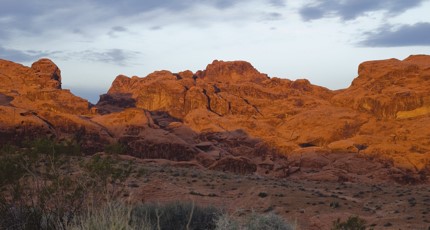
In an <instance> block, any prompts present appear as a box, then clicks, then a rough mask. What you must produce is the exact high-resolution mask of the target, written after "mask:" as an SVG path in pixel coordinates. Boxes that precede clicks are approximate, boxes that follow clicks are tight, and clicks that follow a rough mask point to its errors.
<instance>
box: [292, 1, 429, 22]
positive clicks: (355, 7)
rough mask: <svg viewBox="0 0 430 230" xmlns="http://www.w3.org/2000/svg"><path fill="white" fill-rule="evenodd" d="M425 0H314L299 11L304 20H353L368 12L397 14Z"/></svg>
mask: <svg viewBox="0 0 430 230" xmlns="http://www.w3.org/2000/svg"><path fill="white" fill-rule="evenodd" d="M424 1H426V0H407V1H405V0H316V1H315V2H313V3H312V4H308V5H305V6H303V7H302V8H301V9H300V11H299V13H300V15H301V17H302V18H303V19H304V20H305V21H309V20H315V19H321V18H325V17H340V18H341V19H343V20H353V19H355V18H357V17H359V16H362V15H364V14H366V13H368V12H375V11H384V12H386V13H388V14H390V15H398V14H401V13H403V12H405V11H406V10H408V9H411V8H414V7H417V6H419V5H420V4H421V3H422V2H424Z"/></svg>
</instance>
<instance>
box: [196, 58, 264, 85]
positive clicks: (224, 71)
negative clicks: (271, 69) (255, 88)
mask: <svg viewBox="0 0 430 230" xmlns="http://www.w3.org/2000/svg"><path fill="white" fill-rule="evenodd" d="M201 77H202V78H204V79H205V80H206V81H211V82H245V81H250V82H256V83H258V82H262V81H264V80H266V79H267V75H266V74H262V73H260V72H259V71H258V70H257V69H255V68H254V67H253V66H252V65H251V64H250V63H249V62H246V61H219V60H214V61H213V62H212V64H209V65H208V66H207V67H206V69H205V70H204V71H203V72H202V74H201Z"/></svg>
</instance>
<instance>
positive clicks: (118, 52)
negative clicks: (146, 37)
mask: <svg viewBox="0 0 430 230" xmlns="http://www.w3.org/2000/svg"><path fill="white" fill-rule="evenodd" d="M138 54H140V53H139V52H136V51H128V50H122V49H108V50H104V51H94V50H85V51H82V52H79V53H77V54H75V55H77V56H80V57H82V58H83V59H86V60H90V61H95V62H103V63H110V64H115V65H120V66H127V65H129V64H130V61H131V60H132V59H134V58H135V57H136V55H138Z"/></svg>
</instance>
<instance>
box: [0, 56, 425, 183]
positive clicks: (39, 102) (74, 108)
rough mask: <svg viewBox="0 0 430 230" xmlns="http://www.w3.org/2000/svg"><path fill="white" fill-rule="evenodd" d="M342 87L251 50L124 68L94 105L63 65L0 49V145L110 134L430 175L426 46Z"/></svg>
mask: <svg viewBox="0 0 430 230" xmlns="http://www.w3.org/2000/svg"><path fill="white" fill-rule="evenodd" d="M358 72H359V75H358V77H357V78H356V79H355V80H354V81H353V83H352V84H351V86H350V87H349V88H347V89H344V90H338V91H331V90H329V89H326V88H323V87H319V86H316V85H312V84H311V83H310V82H309V81H308V80H305V79H300V80H296V81H290V80H287V79H280V78H270V77H268V76H267V75H266V74H262V73H260V72H259V71H257V70H256V69H255V68H254V67H253V66H252V65H251V64H249V63H247V62H243V61H235V62H223V61H214V62H213V63H212V64H209V65H208V66H207V68H206V69H205V70H203V71H197V72H196V73H193V72H191V71H189V70H187V71H184V72H180V73H171V72H169V71H157V72H154V73H152V74H150V75H148V76H147V77H144V78H140V77H136V76H134V77H131V78H129V77H127V76H122V75H121V76H118V77H117V78H116V79H115V81H114V82H113V83H112V86H111V88H110V89H109V91H108V92H107V94H105V95H101V97H100V101H99V102H98V103H97V105H91V104H90V103H88V101H86V100H84V99H81V98H79V97H76V96H74V95H72V94H71V93H70V91H67V90H62V89H61V74H60V71H59V69H58V67H57V66H56V65H55V64H54V63H52V62H51V61H49V60H47V59H42V60H39V61H37V62H36V63H34V64H33V65H32V67H24V66H22V65H19V64H16V63H12V62H9V61H1V60H0V114H1V117H0V127H1V129H0V134H1V137H2V138H1V140H0V142H1V144H4V143H6V142H15V143H18V142H19V141H20V140H22V138H23V137H28V138H35V137H36V136H46V135H48V136H51V137H55V138H58V139H63V140H69V141H75V142H77V143H79V144H80V145H82V147H83V149H84V150H85V151H86V152H87V153H92V152H96V151H103V148H104V146H106V145H108V144H109V143H116V142H119V143H121V144H122V145H125V146H127V148H128V149H127V153H128V154H130V155H133V156H136V157H140V158H150V159H160V158H161V159H167V160H172V161H178V162H182V163H183V162H188V164H190V165H194V166H197V167H204V168H209V169H214V170H223V171H232V172H235V173H241V174H249V173H257V174H267V175H271V176H277V177H287V176H290V177H298V178H311V179H320V180H341V181H354V180H361V181H363V180H377V179H381V180H387V179H394V180H396V181H398V182H402V183H410V182H426V181H427V175H428V174H429V171H430V163H429V159H430V145H429V142H428V140H429V137H430V129H428V124H430V122H429V121H430V117H429V115H428V114H429V113H430V91H429V89H428V81H429V80H430V56H425V55H416V56H410V57H408V58H407V59H405V60H403V61H400V60H396V59H390V60H382V61H370V62H365V63H362V64H361V65H360V66H359V71H358Z"/></svg>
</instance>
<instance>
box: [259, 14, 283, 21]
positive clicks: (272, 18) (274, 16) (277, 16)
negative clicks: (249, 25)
mask: <svg viewBox="0 0 430 230" xmlns="http://www.w3.org/2000/svg"><path fill="white" fill-rule="evenodd" d="M280 19H282V14H280V13H277V12H272V13H266V14H265V15H264V16H263V20H267V21H276V20H280Z"/></svg>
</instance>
